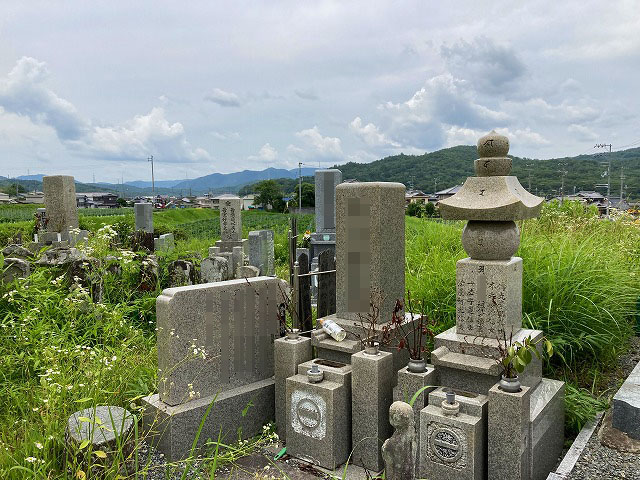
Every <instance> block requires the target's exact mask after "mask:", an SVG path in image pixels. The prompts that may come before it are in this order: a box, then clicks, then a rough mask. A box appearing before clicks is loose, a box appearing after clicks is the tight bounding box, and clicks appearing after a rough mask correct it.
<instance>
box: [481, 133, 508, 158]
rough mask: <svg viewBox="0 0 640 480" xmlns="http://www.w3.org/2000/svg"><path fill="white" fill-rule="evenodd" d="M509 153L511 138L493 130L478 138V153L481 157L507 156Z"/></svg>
mask: <svg viewBox="0 0 640 480" xmlns="http://www.w3.org/2000/svg"><path fill="white" fill-rule="evenodd" d="M507 153H509V139H508V138H507V137H505V136H504V135H500V134H499V133H497V132H496V131H495V130H491V132H489V133H488V134H486V135H485V136H484V137H480V139H478V155H480V157H481V158H488V157H505V156H506V155H507Z"/></svg>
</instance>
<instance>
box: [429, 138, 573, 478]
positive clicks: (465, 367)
mask: <svg viewBox="0 0 640 480" xmlns="http://www.w3.org/2000/svg"><path fill="white" fill-rule="evenodd" d="M508 151H509V140H508V139H507V137H505V136H502V135H498V134H497V133H496V132H491V133H490V134H488V135H486V136H484V137H482V138H481V139H480V140H479V141H478V153H479V155H480V158H479V159H477V160H476V161H475V170H476V175H477V176H475V177H469V178H468V179H467V180H466V181H465V183H464V185H463V186H462V188H461V189H460V191H459V192H458V193H456V194H455V195H454V196H452V197H450V198H448V199H445V200H442V201H441V202H440V212H441V215H442V218H444V219H453V220H468V223H467V225H466V226H465V228H464V230H463V234H462V245H463V247H464V249H465V251H466V252H467V253H468V254H469V258H465V259H462V260H460V261H458V263H457V265H456V326H455V327H453V328H451V329H449V330H447V331H445V332H443V333H441V334H439V335H437V336H436V337H435V340H434V344H435V345H434V346H435V350H434V351H433V352H432V354H431V360H432V362H433V364H434V367H435V370H436V373H437V375H438V378H439V382H440V384H441V385H443V386H446V387H450V388H457V389H462V390H466V391H469V392H472V393H474V394H480V395H487V396H488V404H487V409H488V419H487V422H486V425H487V431H488V442H487V451H488V453H487V457H488V466H489V467H488V478H489V480H492V479H504V478H506V477H508V478H519V479H523V480H524V479H526V480H538V479H544V478H546V476H547V474H548V473H549V471H550V470H551V469H553V467H554V464H555V461H556V459H557V457H558V455H559V454H560V452H561V450H562V446H563V442H564V436H563V433H564V427H563V426H564V383H563V382H559V381H555V380H549V379H544V378H542V366H541V363H540V361H539V360H537V359H535V358H534V360H533V361H532V362H531V363H530V364H529V365H528V366H527V368H526V369H525V371H524V373H522V374H521V375H520V383H521V388H520V392H519V393H507V392H504V391H502V390H501V389H500V388H499V387H498V385H499V384H498V383H497V382H498V380H499V379H500V374H501V369H500V368H496V365H497V363H496V360H495V359H494V358H492V357H496V356H497V346H498V342H501V343H502V344H504V340H503V335H504V334H506V337H507V339H509V338H510V336H511V334H512V332H513V341H520V342H522V341H523V340H524V339H525V338H527V337H530V338H531V339H532V341H534V342H538V341H540V340H541V339H542V337H543V332H541V331H537V330H527V329H523V328H522V259H521V258H519V257H513V256H512V255H513V254H514V253H515V252H516V250H517V248H518V244H519V241H520V236H519V231H518V227H517V225H516V223H515V221H516V220H521V219H528V218H533V217H536V216H537V215H538V213H539V212H540V208H541V206H542V201H543V199H542V198H538V197H536V196H534V195H531V194H530V193H529V192H527V191H526V190H525V189H524V188H523V187H522V185H520V182H519V181H518V179H517V177H514V176H509V172H510V170H511V163H512V160H511V158H509V157H507V153H508ZM498 339H500V340H498ZM507 341H509V340H507ZM503 346H504V345H503ZM430 398H431V396H430ZM460 398H462V397H460ZM460 404H461V405H462V400H460ZM442 405H443V407H442V409H443V412H439V411H438V410H437V408H436V407H437V406H436V407H433V406H432V405H431V404H429V405H428V406H427V407H425V409H423V410H422V412H421V418H420V432H421V440H420V450H421V451H422V452H424V453H425V454H426V453H427V451H429V452H431V453H433V455H435V457H430V459H431V460H429V461H432V463H431V464H428V465H427V464H426V463H425V464H423V463H422V460H421V465H420V468H421V469H422V471H425V470H424V469H425V468H427V469H430V468H431V467H432V466H433V465H435V464H437V467H433V468H434V469H435V471H437V474H438V475H439V476H442V475H451V474H455V475H462V477H460V478H480V477H478V475H479V473H478V472H479V470H480V466H479V465H481V463H483V462H480V461H479V460H478V461H476V460H474V461H473V462H472V463H473V468H472V469H471V470H469V468H470V467H471V466H472V463H469V462H467V463H466V464H465V465H466V466H465V467H464V470H465V473H464V474H461V473H460V472H461V470H460V468H457V467H456V465H457V463H456V462H451V463H447V462H444V461H440V460H442V458H440V460H438V459H437V458H436V457H438V451H437V449H435V450H433V448H432V447H430V446H429V445H430V444H429V442H431V445H433V444H434V442H433V441H432V439H433V438H435V437H434V435H435V433H434V432H433V431H432V430H433V427H429V426H428V424H427V423H425V422H432V423H433V422H436V423H437V422H439V423H440V424H444V425H447V427H446V428H448V429H449V430H451V431H456V432H458V434H459V435H457V437H456V436H455V435H453V436H452V435H449V434H447V435H449V436H448V437H447V438H448V439H449V442H448V446H445V447H446V448H447V452H450V451H454V450H455V452H456V456H457V455H464V451H466V452H467V453H468V456H467V458H468V459H471V458H472V456H471V454H472V449H471V447H470V445H471V444H470V443H469V439H470V438H473V439H474V443H477V442H476V440H477V439H478V433H477V432H476V433H473V435H471V434H472V431H471V430H469V429H471V427H472V426H473V425H472V423H473V422H471V421H468V422H467V421H466V420H465V417H462V415H468V414H467V413H464V412H463V413H460V416H447V422H442V421H441V420H437V417H442V416H443V415H446V414H445V413H444V410H445V408H444V406H445V404H444V403H443V404H442ZM505 412H506V413H505ZM471 416H472V417H473V416H474V415H471ZM483 423H484V422H483ZM430 428H431V430H430ZM438 428H439V427H438ZM442 428H445V427H442ZM454 428H456V429H457V430H454ZM474 429H475V427H474ZM445 430H446V429H445ZM443 431H444V430H443ZM444 436H445V434H444V433H442V434H441V435H440V439H439V440H444ZM482 436H484V435H482ZM463 439H464V441H463ZM464 442H467V443H466V445H467V446H468V448H467V449H466V450H465V449H464V448H462V447H464V444H465V443H464ZM436 443H437V442H436ZM429 448H432V450H428V449H429ZM459 452H463V453H462V454H460V453H459ZM476 455H477V454H476V453H474V454H473V457H475V456H476ZM441 456H442V455H441ZM421 458H422V457H421ZM460 458H462V457H460ZM430 471H434V470H430ZM505 476H506V477H505Z"/></svg>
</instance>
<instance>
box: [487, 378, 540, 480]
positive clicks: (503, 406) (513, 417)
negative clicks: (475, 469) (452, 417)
mask: <svg viewBox="0 0 640 480" xmlns="http://www.w3.org/2000/svg"><path fill="white" fill-rule="evenodd" d="M530 404H531V389H530V388H529V387H525V386H522V387H520V392H518V393H507V392H504V391H502V390H501V389H500V387H499V386H498V384H495V385H494V386H493V387H491V389H490V390H489V407H488V408H489V415H488V416H489V421H488V433H489V435H488V444H487V447H488V457H489V469H488V473H489V476H488V480H504V479H506V478H508V479H509V480H529V478H530V475H529V471H530V465H529V446H530V443H531V438H530V436H529V416H530V410H531V408H530Z"/></svg>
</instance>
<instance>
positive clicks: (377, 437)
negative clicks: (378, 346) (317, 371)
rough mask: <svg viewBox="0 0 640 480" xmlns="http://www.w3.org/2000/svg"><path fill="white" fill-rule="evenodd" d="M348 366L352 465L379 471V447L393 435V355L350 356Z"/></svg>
mask: <svg viewBox="0 0 640 480" xmlns="http://www.w3.org/2000/svg"><path fill="white" fill-rule="evenodd" d="M351 365H352V367H353V372H352V379H351V382H352V392H351V414H352V421H351V425H352V427H351V432H352V434H351V438H352V443H353V453H352V455H351V462H352V463H354V464H356V465H360V466H362V467H365V468H367V469H368V470H371V471H373V472H378V471H380V470H382V468H383V466H384V463H383V459H382V451H381V447H382V444H383V443H384V441H385V440H386V439H387V438H389V437H390V436H391V433H392V429H391V424H390V423H389V407H390V406H391V403H392V402H393V354H391V353H388V352H378V353H377V354H375V355H371V354H368V353H366V352H364V351H362V352H358V353H355V354H353V355H352V356H351Z"/></svg>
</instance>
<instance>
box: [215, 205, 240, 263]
mask: <svg viewBox="0 0 640 480" xmlns="http://www.w3.org/2000/svg"><path fill="white" fill-rule="evenodd" d="M241 213H242V199H241V198H240V197H235V196H224V197H221V198H220V240H218V241H217V242H216V247H219V248H220V252H232V251H233V247H242V249H243V250H244V249H245V242H246V240H243V239H242V215H241Z"/></svg>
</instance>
